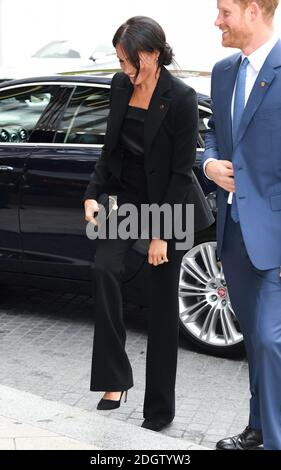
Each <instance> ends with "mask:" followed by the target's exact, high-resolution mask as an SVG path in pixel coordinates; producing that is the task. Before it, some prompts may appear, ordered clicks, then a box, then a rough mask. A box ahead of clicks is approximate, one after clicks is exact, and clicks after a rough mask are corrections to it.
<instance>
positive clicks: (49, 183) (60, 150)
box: [20, 83, 109, 280]
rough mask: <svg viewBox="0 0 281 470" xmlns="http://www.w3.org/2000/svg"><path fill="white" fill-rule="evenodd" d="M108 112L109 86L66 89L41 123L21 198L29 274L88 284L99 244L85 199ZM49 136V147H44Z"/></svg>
mask: <svg viewBox="0 0 281 470" xmlns="http://www.w3.org/2000/svg"><path fill="white" fill-rule="evenodd" d="M67 90H68V92H67ZM63 92H64V94H63ZM108 112H109V85H108V86H106V85H98V84H97V85H93V86H90V85H82V84H81V85H77V86H76V85H75V84H73V83H72V84H69V85H67V84H65V85H64V86H63V90H62V94H61V95H60V96H59V97H57V98H56V99H55V100H54V102H53V103H52V102H51V103H50V105H49V107H48V109H46V112H45V113H44V115H42V117H41V119H40V121H39V122H38V123H37V125H36V129H34V131H33V133H32V135H31V137H30V142H34V143H35V142H36V148H35V149H33V151H32V153H30V155H29V157H28V159H27V162H26V166H25V172H24V184H23V186H22V194H21V208H20V221H21V233H22V240H23V249H24V270H25V272H26V273H29V274H37V275H42V276H51V277H57V278H69V279H79V280H89V279H90V261H91V259H93V256H94V245H95V244H94V243H93V242H92V241H90V240H89V239H88V238H87V237H86V222H85V221H84V212H83V203H82V199H83V194H84V191H85V189H86V186H87V184H88V181H89V178H90V175H91V173H92V171H93V169H94V165H95V162H96V161H97V159H98V158H99V156H100V152H101V148H102V145H103V141H104V134H105V130H106V121H107V116H108ZM45 135H48V136H49V137H50V136H51V143H49V142H47V143H44V136H45Z"/></svg>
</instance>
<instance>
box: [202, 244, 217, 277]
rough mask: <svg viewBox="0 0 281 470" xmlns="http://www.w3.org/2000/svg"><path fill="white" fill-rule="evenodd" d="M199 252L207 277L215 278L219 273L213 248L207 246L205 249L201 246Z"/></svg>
mask: <svg viewBox="0 0 281 470" xmlns="http://www.w3.org/2000/svg"><path fill="white" fill-rule="evenodd" d="M200 252H201V256H202V258H203V261H204V264H205V266H206V270H207V272H208V274H209V276H210V277H217V276H218V275H219V272H220V271H219V268H218V262H217V258H216V252H215V249H214V247H213V246H212V245H207V246H206V247H203V246H201V247H200Z"/></svg>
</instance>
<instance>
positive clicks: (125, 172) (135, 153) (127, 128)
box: [120, 106, 148, 204]
mask: <svg viewBox="0 0 281 470" xmlns="http://www.w3.org/2000/svg"><path fill="white" fill-rule="evenodd" d="M145 116H146V109H142V108H137V107H135V106H128V109H127V113H126V115H125V119H124V121H123V126H122V130H121V134H120V145H121V147H122V153H123V161H122V173H121V178H120V181H121V185H122V192H121V194H120V196H121V198H122V196H123V198H124V200H126V202H132V203H137V204H138V203H140V204H141V203H143V204H144V203H146V202H147V200H148V196H147V183H146V176H145V171H144V120H145Z"/></svg>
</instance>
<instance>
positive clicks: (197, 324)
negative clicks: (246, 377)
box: [179, 241, 244, 357]
mask: <svg viewBox="0 0 281 470" xmlns="http://www.w3.org/2000/svg"><path fill="white" fill-rule="evenodd" d="M216 248H217V244H216V242H215V241H205V242H201V243H198V244H196V245H195V246H194V247H193V248H192V249H191V250H190V251H188V252H187V253H186V254H185V255H184V256H183V259H182V264H181V271H180V281H179V315H180V327H181V331H182V332H183V333H184V335H185V336H186V337H187V338H188V339H189V340H190V341H191V342H192V343H194V344H196V345H197V346H198V347H199V348H200V349H201V350H203V351H204V352H207V353H208V354H214V355H218V356H222V357H237V356H241V355H242V354H243V353H244V343H243V336H242V333H241V331H240V328H239V324H238V321H237V318H236V316H235V313H234V311H233V308H232V306H231V303H230V299H229V295H228V290H227V285H226V282H225V278H224V273H223V269H222V265H221V262H220V261H219V260H218V258H217V253H216Z"/></svg>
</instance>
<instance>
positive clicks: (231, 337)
mask: <svg viewBox="0 0 281 470" xmlns="http://www.w3.org/2000/svg"><path fill="white" fill-rule="evenodd" d="M221 323H222V330H223V336H224V338H225V342H226V344H229V343H232V342H233V341H235V340H236V337H237V330H236V328H235V325H234V321H233V318H232V316H231V313H230V311H229V309H228V307H226V308H224V309H223V310H222V311H221Z"/></svg>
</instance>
